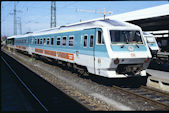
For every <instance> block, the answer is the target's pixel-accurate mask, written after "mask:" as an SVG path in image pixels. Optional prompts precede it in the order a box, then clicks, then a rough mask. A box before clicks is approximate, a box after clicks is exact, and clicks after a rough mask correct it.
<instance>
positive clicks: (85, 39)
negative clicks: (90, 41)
mask: <svg viewBox="0 0 169 113" xmlns="http://www.w3.org/2000/svg"><path fill="white" fill-rule="evenodd" d="M83 47H87V36H84V40H83Z"/></svg>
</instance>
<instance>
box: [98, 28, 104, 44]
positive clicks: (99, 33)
mask: <svg viewBox="0 0 169 113" xmlns="http://www.w3.org/2000/svg"><path fill="white" fill-rule="evenodd" d="M97 44H104V39H103V36H102V32H101V31H97Z"/></svg>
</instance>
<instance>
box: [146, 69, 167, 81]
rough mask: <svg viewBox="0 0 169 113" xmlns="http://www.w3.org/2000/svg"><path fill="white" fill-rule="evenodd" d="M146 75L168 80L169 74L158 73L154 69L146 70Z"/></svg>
mask: <svg viewBox="0 0 169 113" xmlns="http://www.w3.org/2000/svg"><path fill="white" fill-rule="evenodd" d="M147 73H148V74H150V75H152V76H154V77H156V78H160V79H166V80H169V72H164V71H158V70H154V69H147Z"/></svg>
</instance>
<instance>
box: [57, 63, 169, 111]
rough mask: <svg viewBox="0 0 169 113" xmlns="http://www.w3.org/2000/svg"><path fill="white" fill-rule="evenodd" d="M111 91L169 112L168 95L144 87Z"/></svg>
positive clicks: (114, 88)
mask: <svg viewBox="0 0 169 113" xmlns="http://www.w3.org/2000/svg"><path fill="white" fill-rule="evenodd" d="M59 67H60V66H59ZM76 74H77V73H76ZM102 82H103V81H102ZM98 84H99V83H98ZM111 89H113V90H115V92H117V94H118V95H123V94H124V95H126V98H127V95H130V96H129V98H131V99H132V100H131V102H133V103H139V102H143V103H147V104H145V105H146V106H150V107H154V108H152V109H153V110H169V103H168V102H169V94H167V93H163V92H161V91H156V90H154V89H151V88H148V87H144V86H142V87H140V88H120V87H117V86H113V87H111ZM148 92H149V93H151V94H149V96H146V95H148ZM76 98H77V97H76ZM82 101H84V100H82ZM93 107H94V108H92V107H91V108H92V110H94V109H95V108H97V105H96V106H93Z"/></svg>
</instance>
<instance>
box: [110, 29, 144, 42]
mask: <svg viewBox="0 0 169 113" xmlns="http://www.w3.org/2000/svg"><path fill="white" fill-rule="evenodd" d="M110 38H111V42H112V44H118V43H119V44H120V43H121V44H132V43H134V44H143V42H142V39H141V34H140V32H139V31H134V30H132V31H131V30H130V31H128V30H110Z"/></svg>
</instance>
